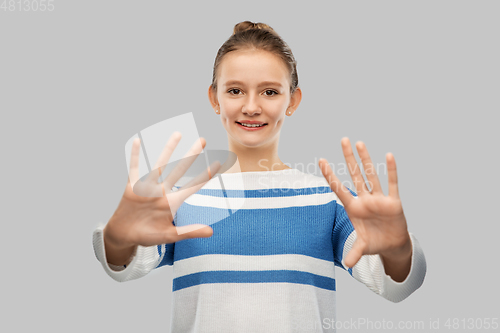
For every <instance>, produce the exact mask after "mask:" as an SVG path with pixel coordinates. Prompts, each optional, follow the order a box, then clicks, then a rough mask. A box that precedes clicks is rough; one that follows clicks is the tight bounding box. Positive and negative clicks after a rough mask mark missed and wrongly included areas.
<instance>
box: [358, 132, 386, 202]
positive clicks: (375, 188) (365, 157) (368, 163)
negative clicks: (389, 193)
mask: <svg viewBox="0 0 500 333" xmlns="http://www.w3.org/2000/svg"><path fill="white" fill-rule="evenodd" d="M356 149H357V150H358V154H359V157H360V158H361V163H363V169H364V171H365V175H366V179H367V180H368V183H369V184H370V187H371V189H372V193H374V192H382V187H381V186H380V181H379V179H378V176H377V172H376V170H375V166H374V165H373V162H372V160H371V158H370V154H368V149H366V146H365V144H364V143H363V142H361V141H358V142H357V143H356Z"/></svg>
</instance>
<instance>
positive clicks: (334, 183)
mask: <svg viewBox="0 0 500 333" xmlns="http://www.w3.org/2000/svg"><path fill="white" fill-rule="evenodd" d="M318 163H319V168H320V169H321V172H322V173H323V176H324V177H325V179H326V180H327V182H328V184H330V188H331V189H332V191H333V192H335V194H337V197H338V198H339V199H340V201H341V202H342V203H343V205H344V206H345V207H346V206H347V205H349V203H350V202H351V200H353V199H354V197H353V196H352V194H351V192H350V191H349V189H348V188H347V187H345V186H344V185H343V184H342V183H341V182H340V180H339V179H338V178H337V176H335V174H334V173H333V171H332V168H330V165H329V164H328V161H327V160H326V159H324V158H320V159H319V162H318Z"/></svg>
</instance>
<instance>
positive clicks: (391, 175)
mask: <svg viewBox="0 0 500 333" xmlns="http://www.w3.org/2000/svg"><path fill="white" fill-rule="evenodd" d="M385 158H386V160H387V172H388V179H389V196H391V197H395V198H399V190H398V173H397V170H396V160H395V158H394V155H392V153H387V155H386V156H385Z"/></svg>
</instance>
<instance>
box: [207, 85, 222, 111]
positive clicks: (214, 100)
mask: <svg viewBox="0 0 500 333" xmlns="http://www.w3.org/2000/svg"><path fill="white" fill-rule="evenodd" d="M208 100H209V101H210V104H211V105H212V108H213V109H214V110H215V109H218V108H219V101H218V100H217V93H216V92H215V91H214V90H213V89H212V85H210V86H209V87H208Z"/></svg>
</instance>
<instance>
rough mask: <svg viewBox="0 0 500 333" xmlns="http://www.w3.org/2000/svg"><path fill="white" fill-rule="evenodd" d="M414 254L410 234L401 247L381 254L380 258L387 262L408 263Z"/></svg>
mask: <svg viewBox="0 0 500 333" xmlns="http://www.w3.org/2000/svg"><path fill="white" fill-rule="evenodd" d="M412 252H413V246H412V243H411V237H410V234H409V233H407V235H406V237H405V238H404V240H403V241H402V242H401V245H398V246H397V247H395V248H393V249H390V250H388V251H385V252H381V253H380V257H382V258H383V260H384V259H385V261H391V262H407V261H408V259H410V258H411V256H412Z"/></svg>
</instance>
